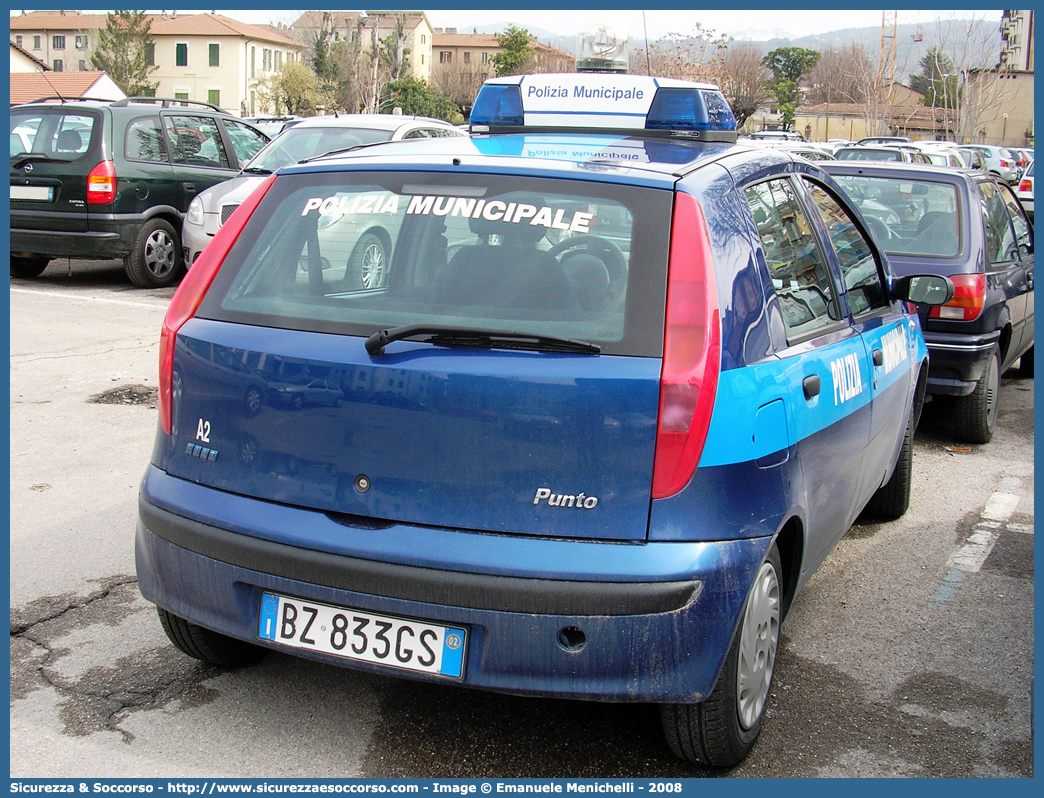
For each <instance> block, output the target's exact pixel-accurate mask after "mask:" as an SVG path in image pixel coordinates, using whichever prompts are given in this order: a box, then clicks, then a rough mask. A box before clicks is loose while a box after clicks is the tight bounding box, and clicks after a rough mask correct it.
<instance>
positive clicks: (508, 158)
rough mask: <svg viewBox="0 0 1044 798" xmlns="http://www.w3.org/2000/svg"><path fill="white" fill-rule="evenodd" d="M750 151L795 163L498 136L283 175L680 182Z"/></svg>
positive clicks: (589, 140)
mask: <svg viewBox="0 0 1044 798" xmlns="http://www.w3.org/2000/svg"><path fill="white" fill-rule="evenodd" d="M744 154H745V155H747V157H748V158H750V159H760V160H761V162H762V163H766V164H767V163H770V162H769V161H766V159H777V160H778V162H779V163H781V164H783V163H792V162H793V161H794V157H793V156H792V155H790V153H788V152H785V151H782V150H780V151H776V150H775V149H774V148H771V149H770V148H766V147H750V146H745V145H743V144H732V143H729V142H697V141H690V140H682V139H664V138H645V137H642V136H624V135H621V134H606V133H602V134H597V133H592V134H582V133H499V134H494V135H474V136H470V137H467V136H457V137H447V138H438V139H409V140H406V141H393V142H380V143H377V144H373V145H368V146H363V147H359V148H356V149H353V150H352V151H350V152H346V153H336V154H331V155H329V156H323V157H319V158H315V159H311V160H308V161H304V162H302V163H299V164H295V165H288V166H285V167H283V168H282V169H280V170H279V171H280V173H281V174H284V173H285V174H292V173H299V172H314V171H333V170H336V169H344V168H351V169H355V168H389V167H401V166H402V165H404V164H407V165H409V166H416V167H418V168H421V169H426V168H446V167H449V166H450V165H455V166H458V167H459V166H461V165H465V166H467V165H471V164H476V163H478V162H479V161H481V162H482V164H483V169H487V168H489V169H491V170H496V171H503V172H505V173H511V172H514V173H516V174H521V173H528V174H532V173H536V172H540V173H544V174H549V175H550V174H564V175H566V176H568V177H571V178H574V179H575V178H576V177H577V168H578V167H580V168H583V169H585V170H586V174H584V177H585V178H586V179H592V180H598V179H601V180H606V181H609V182H644V183H648V184H656V185H668V184H670V185H673V183H674V182H676V181H677V179H678V178H679V177H684V176H685V175H687V174H689V173H691V172H692V171H694V170H695V169H697V168H700V167H702V166H705V165H707V164H709V163H713V162H717V161H719V160H720V159H722V158H724V157H726V156H731V155H744Z"/></svg>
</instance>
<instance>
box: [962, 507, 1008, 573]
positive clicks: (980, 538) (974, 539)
mask: <svg viewBox="0 0 1044 798" xmlns="http://www.w3.org/2000/svg"><path fill="white" fill-rule="evenodd" d="M1018 503H1019V497H1018V496H1016V495H1014V494H1012V493H1000V492H997V493H994V494H993V495H992V496H990V498H989V499H988V500H987V501H986V507H985V508H984V509H983V511H982V518H983V519H989V520H982V521H980V522H979V523H978V524H976V525H975V530H974V531H973V532H972V534H971V537H969V538H968V540H967V541H966V542H965V544H964V545H963V546H961V547H960V548H959V549H957V550H956V551H955V552H954V553H953V554H951V555H950V560H949V562H948V563H947V564H946V567H947V568H949V569H951V570H954V569H956V570H958V571H964V572H965V573H969V574H974V573H978V571H979V569H980V568H982V564H983V563H984V562H986V558H987V557H989V556H990V552H991V551H993V546H994V544H995V543H996V542H997V538H998V537H1000V530H1001V526H1002V524H1004V522H1005V521H1007V520H1008V519H1009V518H1011V514H1012V513H1014V512H1015V506H1016V505H1017V504H1018Z"/></svg>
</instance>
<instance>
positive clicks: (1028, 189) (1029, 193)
mask: <svg viewBox="0 0 1044 798" xmlns="http://www.w3.org/2000/svg"><path fill="white" fill-rule="evenodd" d="M1034 163H1036V162H1035V161H1030V164H1029V167H1028V168H1027V169H1026V172H1025V174H1023V176H1022V179H1021V180H1020V181H1019V187H1018V188H1017V189H1016V190H1015V195H1016V196H1017V197H1018V198H1019V202H1021V203H1022V209H1023V210H1024V211H1026V215H1027V216H1028V217H1029V220H1030V222H1032V221H1033V164H1034Z"/></svg>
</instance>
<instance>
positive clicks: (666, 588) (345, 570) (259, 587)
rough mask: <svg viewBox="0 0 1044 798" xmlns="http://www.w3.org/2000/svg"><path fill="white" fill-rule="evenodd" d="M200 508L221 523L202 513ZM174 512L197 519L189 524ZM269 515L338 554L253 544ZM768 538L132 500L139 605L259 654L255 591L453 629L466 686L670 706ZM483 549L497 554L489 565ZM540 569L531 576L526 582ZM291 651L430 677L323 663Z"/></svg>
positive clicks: (707, 671) (192, 487)
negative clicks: (567, 637) (398, 520)
mask: <svg viewBox="0 0 1044 798" xmlns="http://www.w3.org/2000/svg"><path fill="white" fill-rule="evenodd" d="M206 494H213V495H211V496H209V497H208V496H207V495H206ZM175 497H179V498H180V499H182V500H190V501H191V503H185V504H181V505H180V506H183V507H191V508H192V510H191V511H178V510H176V509H175V508H174V507H173V506H170V501H171V499H172V498H175ZM163 505H167V506H166V507H164V506H163ZM215 508H219V512H218V513H214V512H213V511H214V509H215ZM200 510H202V511H203V512H204V513H208V514H209V515H211V516H214V515H222V516H223V517H209V518H201V517H198V516H199V515H200ZM189 512H191V514H193V515H197V517H196V518H189V517H188V514H189ZM254 514H256V515H254ZM273 515H274V516H275V517H273ZM251 517H254V518H256V519H259V523H258V525H257V526H258V529H257V530H256V531H254V532H252V533H251V534H246V533H245V532H244V529H245V522H246V521H247V519H249V518H251ZM260 519H266V521H265V522H260ZM268 522H271V523H275V524H278V525H283V524H286V523H292V524H296V525H297V529H299V530H300V529H306V530H308V532H309V534H315V535H317V536H320V537H329V539H330V540H331V542H333V541H334V540H336V546H331V547H330V548H340V549H341V550H340V551H321V550H318V549H317V548H304V547H300V546H292V545H287V544H286V543H282V542H276V541H273V540H271V539H265V535H266V534H267V533H266V531H265V529H264V528H263V526H264V523H268ZM411 536H413V537H416V539H417V542H418V544H417V545H416V546H414V547H408V546H405V547H401V548H402V549H403V550H401V551H398V552H397V554H396V555H395V556H389V555H388V553H387V552H385V553H383V554H382V553H381V548H382V547H384V546H386V545H387V544H386V541H387V540H388V539H392V540H407V539H409V538H410V537H411ZM432 538H434V541H432ZM770 542H771V540H770V539H769V538H755V539H749V540H739V541H727V542H720V543H678V542H672V543H644V544H620V543H593V542H589V541H573V540H551V539H536V538H526V539H522V538H516V537H509V536H497V535H475V534H471V533H467V532H454V531H451V530H445V529H437V528H411V529H407V528H404V527H401V526H399V525H396V526H394V527H390V528H388V529H376V530H375V529H373V528H368V529H367V528H362V527H361V526H360V527H359V528H355V527H351V526H346V525H344V524H343V523H337V522H336V521H334V520H332V519H330V518H329V517H327V516H326V515H325V514H323V513H315V512H311V511H307V510H303V509H297V508H290V507H286V506H280V505H272V504H270V503H268V502H263V501H258V500H253V499H248V498H245V497H241V496H232V495H230V494H226V493H221V492H219V491H215V490H212V489H209V488H205V487H202V486H200V485H196V484H193V483H188V482H185V481H183V480H179V479H176V478H174V477H170V476H168V475H166V474H165V473H163V472H161V471H158V470H157V469H155V468H154V467H150V468H149V471H148V472H147V474H146V478H145V480H144V482H143V484H142V493H141V497H140V500H139V520H138V526H137V535H136V545H135V552H136V562H137V570H138V583H139V587H140V589H141V592H142V595H143V596H145V598H146V599H148V600H149V601H152V602H154V603H155V604H157V605H159V606H161V607H163V608H164V609H166V610H168V611H170V612H172V613H174V614H175V615H178V616H181V617H183V618H186V619H187V620H189V621H191V622H193V623H196V624H199V625H200V626H204V627H207V628H209V629H213V630H215V631H218V632H220V633H222V634H225V635H228V636H231V637H235V638H239V639H243V640H251V641H253V642H256V643H258V644H259V645H265V646H268V647H271V648H277V649H279V648H280V646H279V645H278V644H274V643H269V642H267V641H262V640H260V639H259V638H258V636H257V628H258V622H259V615H260V601H261V593H262V591H272V592H276V593H282V594H285V595H290V596H296V597H299V598H304V599H309V600H312V601H317V602H324V603H327V604H333V605H336V606H342V607H349V608H354V609H359V610H363V611H370V612H376V613H382V614H387V615H394V616H399V617H407V618H416V619H421V620H430V621H435V622H442V623H446V624H454V625H466V626H467V627H468V628H469V630H470V646H469V650H468V656H467V663H466V668H465V677H464V679H463V684H464V685H465V686H472V687H477V688H484V689H491V690H498V691H503V692H510V693H519V694H529V695H546V696H560V697H569V698H589V699H602V700H617V701H656V702H668V703H670V702H692V701H698V700H700V699H702V698H703V697H705V696H706V695H707V694H708V693H709V692H710V690H711V689H712V688H713V686H714V682H715V680H716V678H717V675H718V671H719V669H720V667H721V664H722V662H723V661H724V657H725V653H726V651H727V649H728V645H729V643H730V641H731V638H732V634H733V631H734V629H735V627H736V624H737V620H738V618H739V614H740V610H741V609H742V606H743V602H744V600H745V598H746V594H747V591H748V589H749V586H750V584H751V581H752V579H753V576H754V573H755V572H756V569H757V567H758V566H759V565H760V563H761V561H762V559H763V558H764V556H765V553H766V551H767V550H768V547H769V544H770ZM498 547H499V548H502V549H503V556H502V557H500V558H499V565H493V563H495V562H497V560H498V558H497V557H496V556H493V555H495V552H496V550H497V549H498ZM434 551H438V552H441V555H440V556H441V561H439V560H437V559H436V558H435V557H433V556H432V555H431V554H430V552H434ZM520 553H521V554H520ZM507 563H524V564H525V565H519V566H516V567H512V566H508V565H505V564H507ZM541 563H544V564H545V565H544V566H543V568H542V566H541ZM541 570H543V571H544V572H546V576H540V575H539V573H540V571H541ZM566 627H576V628H578V629H580V630H582V631H583V633H584V635H585V636H586V640H587V644H586V645H585V646H584V648H583V649H582V650H580V651H567V650H565V649H564V648H562V647H561V646H560V645H559V643H558V633H559V631H560V630H562V629H563V628H566ZM292 653H295V654H298V655H301V656H308V657H311V658H314V659H317V660H321V661H325V662H329V663H332V664H336V665H341V666H344V667H351V668H358V669H361V670H368V671H373V672H378V673H387V674H389V675H405V676H409V677H411V678H418V679H426V680H432V679H435V680H438V677H429V676H425V675H421V674H412V673H404V672H402V671H397V670H395V669H392V668H387V667H382V666H379V665H370V664H367V663H357V662H352V661H345V660H340V659H336V658H331V657H328V656H326V655H323V654H314V655H313V654H312V653H311V652H306V653H301V652H299V651H296V650H295V651H294V652H292Z"/></svg>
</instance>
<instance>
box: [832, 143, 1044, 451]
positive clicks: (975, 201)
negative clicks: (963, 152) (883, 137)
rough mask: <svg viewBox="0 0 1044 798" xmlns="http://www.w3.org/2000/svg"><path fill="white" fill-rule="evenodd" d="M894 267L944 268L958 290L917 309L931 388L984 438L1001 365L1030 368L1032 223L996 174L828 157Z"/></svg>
mask: <svg viewBox="0 0 1044 798" xmlns="http://www.w3.org/2000/svg"><path fill="white" fill-rule="evenodd" d="M823 168H824V169H825V170H826V171H828V172H829V173H830V174H832V175H833V176H834V178H835V179H836V180H837V181H838V183H839V184H840V185H841V187H842V188H844V189H845V191H846V192H847V193H848V194H849V195H850V196H851V197H852V199H853V200H854V201H855V203H856V204H857V205H859V207H860V209H861V210H862V212H863V216H865V217H866V219H867V221H868V223H869V224H870V225H871V228H870V229H871V231H872V232H873V233H874V234H875V235H876V237H877V241H878V243H879V244H880V246H881V248H882V249H884V251H885V252H887V253H888V260H889V262H890V263H891V264H892V268H893V269H895V272H896V273H897V274H900V275H902V274H914V273H926V272H930V273H932V274H941V275H946V276H947V277H949V278H951V279H952V280H953V283H954V285H955V287H956V292H955V294H954V297H953V299H952V300H951V301H950V302H949V303H948V304H946V305H945V306H943V307H933V308H927V307H924V308H922V309H921V325H922V327H923V329H924V338H925V341H926V342H927V344H928V351H929V353H930V355H931V366H930V368H929V370H928V393H929V394H940V395H945V396H953V397H956V403H955V407H954V421H955V422H956V428H957V433H958V435H960V437H961V438H962V439H963V440H966V441H969V442H971V443H986V442H987V441H989V440H990V438H991V437H993V429H994V427H995V425H996V422H997V399H998V396H999V394H1000V375H1001V374H1003V373H1004V372H1005V371H1006V370H1007V369H1008V368H1009V367H1010V366H1012V365H1013V364H1014V363H1015V362H1016V361H1019V360H1020V358H1021V362H1020V363H1019V367H1020V370H1021V372H1022V374H1023V375H1024V376H1028V377H1032V376H1033V226H1032V224H1031V223H1030V222H1028V221H1027V219H1026V214H1025V211H1024V210H1023V208H1022V205H1021V203H1020V202H1019V200H1018V198H1017V197H1016V196H1015V193H1014V192H1013V191H1012V189H1011V187H1010V186H1008V185H1007V183H1005V182H1004V181H1003V180H1001V179H1000V178H999V177H997V176H996V175H994V174H992V173H989V172H982V171H977V170H963V169H949V168H947V167H938V166H916V165H899V164H896V165H888V166H886V165H884V164H865V165H861V166H856V165H854V164H839V163H830V164H827V165H825V166H824V167H823Z"/></svg>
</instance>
